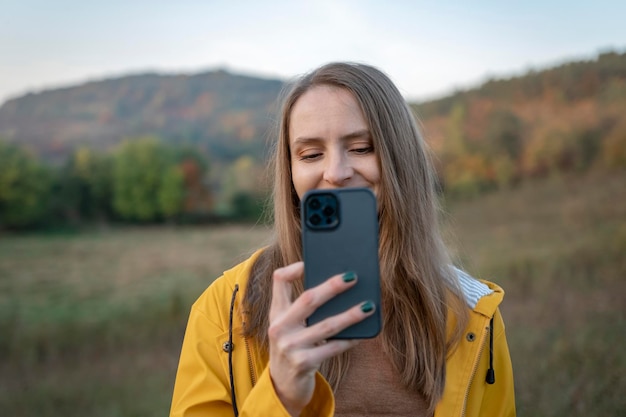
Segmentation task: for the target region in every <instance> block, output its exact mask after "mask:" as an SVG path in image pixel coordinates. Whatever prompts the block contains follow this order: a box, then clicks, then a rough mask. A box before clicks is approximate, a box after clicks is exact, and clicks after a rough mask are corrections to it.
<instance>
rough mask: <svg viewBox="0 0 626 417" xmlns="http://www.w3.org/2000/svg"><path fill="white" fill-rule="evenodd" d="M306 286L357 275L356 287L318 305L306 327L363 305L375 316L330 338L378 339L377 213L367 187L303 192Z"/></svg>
mask: <svg viewBox="0 0 626 417" xmlns="http://www.w3.org/2000/svg"><path fill="white" fill-rule="evenodd" d="M300 213H301V221H302V251H303V258H304V286H305V288H311V287H314V286H316V285H319V284H321V283H322V282H324V281H326V280H327V279H328V278H330V277H331V276H333V275H336V274H341V273H344V272H348V271H354V272H356V274H357V276H358V281H357V283H356V285H355V286H354V287H352V288H350V289H349V290H347V291H346V292H344V293H341V294H339V295H337V296H336V297H334V298H333V299H331V300H329V301H328V302H326V303H325V304H324V305H322V306H320V307H319V308H318V309H317V310H316V311H315V312H314V313H313V315H311V316H310V317H309V318H308V319H307V325H309V326H310V325H312V324H315V323H318V322H320V321H322V320H324V319H325V318H327V317H329V316H334V315H336V314H339V313H342V312H344V311H346V310H347V309H349V308H351V307H353V306H355V305H358V304H360V303H362V302H364V301H372V302H373V303H374V304H375V305H376V312H375V313H374V314H373V315H371V316H370V317H368V318H366V319H365V320H363V321H362V322H359V323H357V324H355V325H353V326H350V327H348V328H347V329H344V330H343V331H341V332H340V333H338V334H337V335H335V336H334V337H333V339H361V338H372V337H374V336H376V335H377V334H378V333H379V332H380V329H381V306H380V268H379V262H378V211H377V208H376V197H375V196H374V193H372V191H371V190H370V189H368V188H339V189H332V190H312V191H309V192H307V193H306V194H305V195H304V197H303V198H302V201H301V206H300Z"/></svg>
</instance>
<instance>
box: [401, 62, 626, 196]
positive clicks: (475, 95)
mask: <svg viewBox="0 0 626 417" xmlns="http://www.w3.org/2000/svg"><path fill="white" fill-rule="evenodd" d="M413 109H414V111H415V113H416V114H417V115H418V117H420V118H421V120H422V123H423V126H424V131H425V135H426V138H427V140H428V142H429V143H430V144H431V147H432V148H433V149H434V151H435V153H436V154H437V156H438V163H439V167H438V168H439V177H440V179H441V181H442V184H443V186H444V187H446V188H447V189H448V190H449V191H451V192H452V193H457V194H464V195H468V194H469V195H472V194H476V193H478V192H480V191H483V190H485V189H490V188H501V187H506V186H510V185H512V184H515V183H518V182H519V181H520V180H522V179H525V178H529V177H544V176H548V175H550V174H551V173H554V172H564V171H567V172H570V171H573V172H580V171H586V170H588V169H590V168H592V167H604V168H614V167H617V166H626V53H616V52H607V53H603V54H600V55H599V56H598V57H597V58H596V59H593V60H588V61H578V62H569V63H565V64H563V65H560V66H557V67H554V68H550V69H546V70H543V71H539V72H534V71H531V72H529V73H527V74H526V75H523V76H520V77H513V78H509V79H493V80H490V81H488V82H486V83H484V84H483V85H481V86H480V87H477V88H475V89H471V90H467V91H459V92H457V93H456V94H453V95H451V96H448V97H444V98H442V99H439V100H433V101H429V102H425V103H416V104H414V105H413Z"/></svg>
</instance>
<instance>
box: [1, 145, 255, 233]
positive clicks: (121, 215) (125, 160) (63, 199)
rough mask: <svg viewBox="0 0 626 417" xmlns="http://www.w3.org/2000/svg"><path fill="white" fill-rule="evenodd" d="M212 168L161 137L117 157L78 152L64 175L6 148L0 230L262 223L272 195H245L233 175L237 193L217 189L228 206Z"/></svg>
mask: <svg viewBox="0 0 626 417" xmlns="http://www.w3.org/2000/svg"><path fill="white" fill-rule="evenodd" d="M246 161H248V163H247V164H246ZM242 164H243V165H245V167H244V169H243V170H244V172H243V174H241V172H240V176H245V175H250V173H249V172H245V168H249V165H250V163H249V160H248V159H247V158H243V159H241V160H238V161H237V162H236V163H235V164H233V169H237V168H239V171H242V168H241V167H240V166H241V165H242ZM209 168H210V166H209V161H208V158H207V157H206V156H204V155H202V154H201V153H199V152H198V151H197V150H195V149H193V148H190V147H175V146H172V145H168V144H166V143H164V142H162V141H160V140H159V139H158V138H156V137H143V138H134V139H129V140H126V141H124V142H123V143H121V144H120V145H119V146H117V147H116V148H115V149H114V150H113V151H112V152H97V151H94V150H93V149H89V148H84V147H83V148H78V149H76V150H75V151H74V152H73V153H72V155H71V157H70V158H69V159H68V160H67V162H66V163H65V164H63V165H62V166H58V167H55V166H52V165H50V164H46V163H44V162H42V161H41V160H40V159H39V158H38V157H36V156H35V155H34V154H33V153H30V152H28V151H27V150H26V149H25V148H22V147H19V146H17V145H15V144H10V143H8V142H6V141H2V140H0V230H1V229H5V230H6V229H8V230H24V229H32V228H50V227H51V228H57V227H67V226H80V225H85V224H93V223H100V224H110V223H116V222H119V223H135V224H149V223H164V222H174V223H198V222H217V221H224V220H237V221H242V220H256V219H257V218H259V216H260V214H261V212H262V208H263V204H264V199H265V195H264V193H263V192H260V191H258V188H255V186H256V184H255V185H249V186H247V187H241V186H240V183H241V181H238V179H237V171H233V169H231V170H230V171H228V172H227V175H225V176H222V178H224V182H225V184H226V185H229V186H230V189H226V190H224V189H219V187H217V188H218V189H219V191H220V192H222V193H223V194H224V196H223V198H226V200H223V199H222V200H223V201H222V202H221V203H220V202H219V201H218V199H216V192H215V188H216V187H215V186H214V184H212V183H211V181H210V176H209ZM233 178H234V179H233ZM222 188H223V187H222Z"/></svg>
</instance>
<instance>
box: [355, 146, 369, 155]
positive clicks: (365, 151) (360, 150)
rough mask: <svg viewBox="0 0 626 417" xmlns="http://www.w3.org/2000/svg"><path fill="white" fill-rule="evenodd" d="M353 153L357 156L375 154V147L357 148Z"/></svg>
mask: <svg viewBox="0 0 626 417" xmlns="http://www.w3.org/2000/svg"><path fill="white" fill-rule="evenodd" d="M351 152H354V153H355V154H357V155H366V154H368V153H372V152H374V147H373V146H367V147H363V148H355V149H352V150H351Z"/></svg>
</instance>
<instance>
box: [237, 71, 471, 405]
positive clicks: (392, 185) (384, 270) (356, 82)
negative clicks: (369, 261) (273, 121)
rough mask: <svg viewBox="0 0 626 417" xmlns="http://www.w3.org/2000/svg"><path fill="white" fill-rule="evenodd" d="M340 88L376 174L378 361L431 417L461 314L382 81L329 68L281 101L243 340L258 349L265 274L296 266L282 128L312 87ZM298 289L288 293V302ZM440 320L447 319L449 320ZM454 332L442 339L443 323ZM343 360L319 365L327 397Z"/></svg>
mask: <svg viewBox="0 0 626 417" xmlns="http://www.w3.org/2000/svg"><path fill="white" fill-rule="evenodd" d="M319 85H326V86H333V87H337V88H343V89H346V90H347V91H349V92H350V93H352V95H353V96H354V97H355V99H356V101H357V102H358V103H359V105H360V107H361V110H362V111H363V114H364V116H365V120H366V122H367V124H368V127H369V130H370V134H371V137H372V141H373V146H374V150H375V154H376V156H377V157H378V159H379V165H380V167H381V179H380V185H379V187H378V193H377V194H378V195H377V200H378V210H379V227H380V247H379V256H380V268H381V289H382V313H383V330H382V340H383V349H384V352H385V354H386V355H387V356H388V357H389V358H390V360H391V363H392V364H393V366H394V369H395V370H396V371H397V372H398V374H399V375H400V379H401V381H402V382H403V384H404V385H405V386H407V387H409V388H410V389H412V390H414V391H416V392H419V393H420V394H421V395H423V396H424V398H425V400H426V401H427V404H429V410H430V411H434V408H435V406H436V404H437V403H438V402H439V400H440V399H441V396H442V395H443V389H444V385H445V364H446V357H447V355H448V353H449V352H450V351H451V349H452V348H453V346H454V345H455V344H456V343H457V342H458V340H459V339H460V337H461V334H462V332H463V329H464V327H465V324H466V323H467V315H468V313H467V307H466V306H465V304H464V302H463V297H462V294H461V291H460V289H459V287H458V282H457V280H456V277H455V275H454V273H453V272H452V270H451V269H450V267H449V266H450V260H449V258H448V254H447V250H446V248H445V246H444V244H443V242H442V239H441V234H440V231H439V222H438V210H439V206H438V202H437V195H436V192H435V187H434V186H435V178H434V171H433V169H432V165H431V161H430V157H429V153H428V149H427V146H426V144H425V142H424V140H423V138H422V136H421V134H420V131H419V129H418V126H417V123H416V120H415V118H414V116H413V114H412V112H411V110H410V109H409V107H408V106H407V104H406V102H405V100H404V98H403V97H402V95H401V94H400V92H399V91H398V89H397V88H396V87H395V85H394V84H393V83H392V81H391V80H390V79H389V78H388V77H387V76H386V75H385V74H384V73H382V72H381V71H380V70H378V69H376V68H373V67H371V66H368V65H363V64H353V63H331V64H327V65H325V66H322V67H320V68H318V69H317V70H314V71H313V72H311V73H309V74H307V75H305V76H303V77H302V78H300V79H299V80H298V81H297V82H295V83H294V84H292V85H291V87H290V89H289V90H287V91H286V95H285V96H284V98H283V100H282V103H283V104H282V108H281V115H280V122H279V124H278V126H277V127H278V132H277V136H278V137H277V141H275V144H274V149H273V151H274V152H273V160H272V163H273V170H274V175H275V181H274V189H273V204H274V236H273V243H272V244H271V245H270V246H269V247H268V248H267V249H266V250H265V251H264V252H263V253H262V254H261V255H260V257H259V258H258V259H257V261H256V263H255V265H254V266H253V268H252V273H251V276H250V281H249V283H248V286H247V291H246V293H245V296H244V309H245V313H246V323H245V326H244V333H245V334H246V336H249V337H254V338H256V339H257V340H258V342H259V343H260V344H261V346H262V347H264V348H267V347H268V336H267V330H268V325H269V323H268V322H269V317H268V316H269V308H270V303H271V298H272V283H271V280H272V272H273V271H274V270H275V269H276V268H279V267H282V266H285V265H288V264H290V263H293V262H297V261H300V260H302V252H301V247H300V238H301V229H300V211H299V198H298V195H297V194H296V191H295V189H294V187H293V184H292V180H291V158H290V150H289V125H290V118H291V111H292V109H293V106H294V104H295V103H296V102H297V100H298V99H299V98H300V97H301V96H302V95H303V94H304V93H305V92H307V91H308V90H309V89H311V88H313V87H315V86H319ZM301 292H302V283H301V282H298V283H296V284H294V294H295V295H294V296H297V295H298V294H300V293H301ZM449 312H451V313H452V314H451V315H450V314H449ZM450 320H452V327H453V328H454V330H453V332H452V334H451V335H449V334H448V333H447V324H448V321H450ZM348 366H349V352H347V353H345V354H342V355H339V356H337V357H334V358H331V359H329V360H327V361H325V363H323V364H322V369H321V372H322V373H323V374H324V376H325V377H326V378H327V379H328V381H329V382H330V383H331V385H332V386H333V388H334V389H336V388H337V386H338V385H339V383H340V381H341V377H342V375H343V374H344V372H345V370H346V369H347V367H348Z"/></svg>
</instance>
